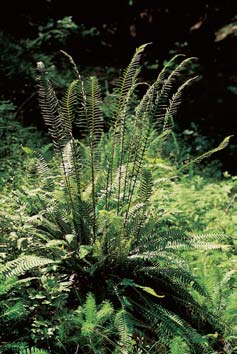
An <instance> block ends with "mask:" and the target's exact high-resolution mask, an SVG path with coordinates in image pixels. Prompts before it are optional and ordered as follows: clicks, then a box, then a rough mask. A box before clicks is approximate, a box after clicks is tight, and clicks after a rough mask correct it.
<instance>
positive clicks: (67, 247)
mask: <svg viewBox="0 0 237 354" xmlns="http://www.w3.org/2000/svg"><path fill="white" fill-rule="evenodd" d="M145 48H146V45H142V46H141V47H139V48H138V49H137V50H136V52H135V54H134V56H133V58H132V60H131V62H130V64H129V65H128V67H127V68H126V69H125V70H124V72H123V75H122V77H121V78H120V79H119V80H118V82H117V85H116V87H115V90H114V93H113V96H114V103H113V112H112V119H111V128H110V130H109V132H108V133H107V134H104V133H103V115H102V109H101V107H102V98H101V92H100V88H99V84H98V81H97V79H96V78H95V77H91V78H89V79H86V80H83V79H82V77H81V75H80V73H79V72H78V70H77V67H76V65H75V63H74V62H73V60H72V58H71V57H69V59H70V62H71V64H72V67H73V70H74V74H75V80H74V81H73V82H72V83H71V84H70V85H69V87H68V89H67V91H66V94H65V96H64V97H63V99H62V100H59V99H58V98H57V96H56V93H55V91H54V89H53V86H52V83H51V81H50V78H49V75H48V73H47V70H46V69H45V67H44V64H43V63H42V62H39V63H38V66H37V68H38V84H39V103H40V106H41V110H42V115H43V117H44V121H45V124H46V125H47V126H48V129H49V134H50V135H51V138H52V140H53V144H54V148H55V156H56V159H57V161H58V162H59V170H60V175H61V177H58V173H57V176H53V175H52V174H51V173H50V172H49V171H50V169H49V168H48V166H47V162H46V161H45V160H44V158H43V157H40V159H39V167H40V168H39V169H40V173H41V175H42V178H43V179H44V180H45V181H47V182H46V183H51V184H54V183H55V180H56V179H59V187H58V188H57V189H56V190H55V191H54V192H53V193H48V192H47V193H46V194H45V196H39V198H40V200H41V203H42V210H41V212H40V213H39V215H38V216H37V217H34V219H33V220H32V219H31V220H30V222H31V225H32V227H33V226H35V228H36V231H35V232H34V236H33V239H34V241H33V243H32V245H31V247H30V249H29V252H30V256H29V257H36V258H35V259H36V261H35V262H33V263H32V265H34V264H36V263H37V261H38V260H39V259H42V260H41V262H43V263H44V262H45V264H46V263H47V262H48V264H50V260H48V259H51V260H52V259H54V260H56V261H57V263H56V268H55V269H56V271H58V272H60V273H61V272H63V274H65V275H67V277H68V278H70V279H73V281H72V295H71V296H72V297H73V298H74V301H76V300H75V299H76V298H77V297H76V294H78V292H79V294H80V297H82V298H84V299H87V300H86V304H87V305H88V303H89V300H91V301H92V298H90V296H89V295H88V293H89V292H93V293H94V294H96V298H97V300H98V301H100V302H101V301H105V300H106V299H109V301H110V303H112V304H113V305H114V308H115V309H116V310H117V311H119V312H118V314H117V316H116V321H115V327H116V328H117V331H118V332H117V333H118V334H117V336H115V338H116V341H117V345H118V347H119V348H120V350H121V352H122V353H132V352H134V351H135V349H134V348H135V346H134V345H131V343H132V341H134V343H136V345H137V347H142V346H143V344H144V343H145V344H146V343H149V344H151V343H152V344H151V345H153V344H154V343H156V344H157V347H159V348H166V349H167V350H168V347H169V341H170V339H171V338H173V337H180V336H181V337H182V338H184V341H186V343H187V345H188V346H189V347H190V348H191V350H192V351H193V352H195V353H205V352H210V353H211V352H213V347H214V346H216V348H218V346H220V348H221V347H222V343H223V338H222V333H223V328H222V325H221V322H220V319H219V318H218V317H217V316H216V315H214V314H213V313H211V312H210V311H209V310H208V308H207V306H206V305H203V304H201V302H198V301H197V300H196V298H195V296H194V292H197V293H198V294H199V295H200V297H202V298H206V299H209V295H208V293H207V292H206V290H205V288H203V287H202V286H201V285H200V284H199V283H198V282H197V280H196V279H195V277H194V276H193V275H192V274H190V272H189V271H188V269H187V266H186V265H185V263H184V262H183V260H182V257H181V251H184V250H187V249H193V248H195V247H197V248H205V247H209V248H210V247H211V248H219V247H220V244H219V243H218V244H217V245H216V244H215V243H208V244H207V245H206V238H205V237H204V236H203V235H200V236H199V235H196V236H193V235H191V234H187V233H185V232H183V230H176V229H174V228H172V227H171V226H167V228H166V229H165V228H164V227H162V228H161V227H160V226H161V225H160V223H159V218H158V216H157V214H156V211H155V210H154V209H153V208H152V203H151V202H150V198H151V196H152V193H153V182H152V175H151V171H150V170H149V169H146V168H144V162H145V160H146V151H147V149H148V146H149V144H150V142H151V139H152V137H153V136H154V131H155V132H156V134H157V135H159V136H160V141H161V149H160V152H162V146H163V144H164V143H165V140H166V137H167V135H168V134H169V131H170V130H171V128H172V120H173V116H174V115H175V113H176V111H177V108H178V105H179V104H180V102H181V95H182V92H183V90H184V89H185V88H186V87H187V86H188V85H189V84H190V83H191V81H192V80H193V79H188V80H187V81H185V82H183V83H181V84H180V76H182V75H181V74H182V72H183V70H184V69H185V67H186V66H187V65H188V64H189V62H190V61H192V60H193V58H188V59H183V57H182V56H176V57H174V58H173V59H172V60H171V62H169V63H168V64H167V65H166V66H165V67H164V69H163V70H162V71H161V73H160V74H159V75H158V77H157V79H156V80H155V82H154V83H153V84H152V85H150V86H149V87H148V89H147V91H146V93H145V94H144V96H143V97H142V98H141V100H140V101H139V103H138V104H137V106H136V107H135V108H134V107H133V105H132V104H131V102H132V98H133V95H134V92H135V90H136V88H137V86H138V84H141V83H140V82H138V74H139V72H140V66H139V61H140V57H141V55H142V53H143V51H144V49H145ZM176 62H177V65H176V66H175V68H174V69H173V70H171V71H170V64H172V66H173V64H174V63H176ZM75 127H76V128H77V129H79V131H80V136H81V137H82V140H81V141H78V140H77V139H75V138H74V134H73V133H74V129H75ZM227 142H228V139H226V140H225V141H224V142H223V143H222V144H221V145H220V146H219V147H218V149H217V150H220V149H222V148H224V147H225V146H226V144H227ZM215 151H216V150H215ZM212 152H214V151H211V153H212ZM209 155H210V154H209ZM205 156H206V155H205ZM205 156H201V157H199V158H197V159H196V160H194V163H195V162H198V161H200V159H201V158H203V157H205ZM59 170H58V171H57V172H59ZM30 259H31V258H29V260H30ZM32 259H33V258H32ZM16 262H19V260H17V261H16ZM25 268H27V269H28V268H29V267H28V265H27V266H23V267H22V270H24V269H25ZM18 269H19V267H18ZM7 271H8V268H7ZM10 274H15V273H14V272H13V273H12V272H11V271H10ZM73 294H74V295H73ZM87 302H88V303H87ZM87 305H86V306H87ZM92 307H93V306H92ZM82 311H83V310H82ZM93 314H94V316H96V313H95V311H94V312H93V313H92V314H91V315H93ZM91 321H92V319H91V318H90V319H89V318H88V319H86V321H85V323H86V324H87V325H85V326H84V332H85V331H86V329H87V330H88V328H89V329H91V328H94V327H93V326H94V322H93V321H92V322H91ZM87 332H88V331H87ZM87 332H85V333H87ZM210 332H211V333H212V332H217V333H218V336H217V337H218V338H217V340H216V343H214V344H213V343H208V340H207V339H206V338H204V335H205V334H207V333H210ZM88 333H89V332H88ZM88 333H87V334H88ZM88 335H89V334H88ZM129 342H130V343H129ZM115 350H117V349H115ZM164 350H165V349H164ZM104 352H106V349H104ZM110 352H111V350H110Z"/></svg>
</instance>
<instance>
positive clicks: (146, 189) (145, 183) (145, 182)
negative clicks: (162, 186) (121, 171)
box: [138, 169, 153, 203]
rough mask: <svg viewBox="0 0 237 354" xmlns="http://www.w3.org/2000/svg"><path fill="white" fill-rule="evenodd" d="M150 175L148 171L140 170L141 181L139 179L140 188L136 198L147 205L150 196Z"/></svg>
mask: <svg viewBox="0 0 237 354" xmlns="http://www.w3.org/2000/svg"><path fill="white" fill-rule="evenodd" d="M152 187H153V181H152V174H151V171H149V170H145V169H143V170H142V173H141V179H140V187H139V191H138V196H139V197H140V200H141V201H142V202H143V203H147V202H148V200H149V199H150V196H151V194H152Z"/></svg>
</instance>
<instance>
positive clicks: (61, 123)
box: [37, 62, 71, 151]
mask: <svg viewBox="0 0 237 354" xmlns="http://www.w3.org/2000/svg"><path fill="white" fill-rule="evenodd" d="M37 70H38V73H39V77H38V82H39V91H38V92H39V104H40V108H41V112H42V115H43V118H44V121H45V124H46V125H47V126H48V128H49V134H50V135H51V137H52V140H53V142H54V146H55V148H56V151H60V150H61V148H62V146H64V144H65V141H67V139H69V138H70V136H71V131H70V130H68V126H69V125H70V124H68V121H65V120H63V119H62V112H61V108H60V104H59V101H58V99H57V97H56V94H55V92H54V89H53V87H52V84H51V82H50V79H49V76H48V73H47V71H46V69H45V66H44V64H43V63H42V62H38V63H37Z"/></svg>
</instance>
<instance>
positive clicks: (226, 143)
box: [178, 135, 233, 172]
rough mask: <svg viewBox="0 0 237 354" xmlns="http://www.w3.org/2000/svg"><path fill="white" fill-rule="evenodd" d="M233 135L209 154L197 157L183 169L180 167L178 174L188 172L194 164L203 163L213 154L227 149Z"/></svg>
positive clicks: (208, 152)
mask: <svg viewBox="0 0 237 354" xmlns="http://www.w3.org/2000/svg"><path fill="white" fill-rule="evenodd" d="M232 136H233V135H230V136H227V137H226V138H225V139H224V140H223V141H222V142H221V143H220V144H219V145H218V146H217V147H216V148H214V149H211V150H209V151H207V152H205V153H204V154H202V155H200V156H198V157H196V158H195V159H194V160H191V161H190V162H188V163H187V164H185V165H183V166H182V167H180V168H179V169H178V172H181V171H184V170H186V169H187V168H188V167H190V166H192V165H194V164H197V163H199V162H201V161H202V160H204V159H206V158H208V157H210V156H211V155H212V154H214V153H216V152H218V151H221V150H223V149H225V148H226V147H227V146H228V144H229V141H230V138H231V137H232Z"/></svg>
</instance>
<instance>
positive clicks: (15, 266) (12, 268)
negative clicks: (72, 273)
mask: <svg viewBox="0 0 237 354" xmlns="http://www.w3.org/2000/svg"><path fill="white" fill-rule="evenodd" d="M53 263H55V262H54V261H53V260H52V259H47V258H42V257H37V256H33V255H32V256H21V257H19V258H17V259H15V260H14V261H10V262H8V263H7V264H6V265H4V266H2V267H1V268H0V274H2V275H4V276H5V277H13V276H19V275H23V274H24V273H25V272H27V271H29V270H32V269H33V268H37V267H43V266H46V265H48V264H53Z"/></svg>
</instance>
